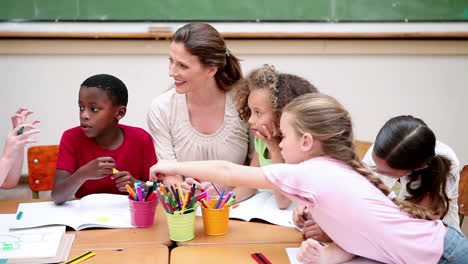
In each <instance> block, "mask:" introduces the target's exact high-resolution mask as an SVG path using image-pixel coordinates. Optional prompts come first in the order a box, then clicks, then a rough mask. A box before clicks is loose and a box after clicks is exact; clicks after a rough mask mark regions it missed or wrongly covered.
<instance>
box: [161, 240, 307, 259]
mask: <svg viewBox="0 0 468 264" xmlns="http://www.w3.org/2000/svg"><path fill="white" fill-rule="evenodd" d="M300 245H301V243H273V244H258V243H257V244H231V245H226V244H225V245H198V246H179V247H176V248H174V249H172V251H171V258H170V259H171V262H170V263H171V264H185V263H190V264H198V263H199V264H210V263H223V264H238V263H243V264H244V263H245V264H248V263H257V262H256V261H255V260H254V259H253V258H252V257H251V256H250V254H252V253H263V255H265V256H266V257H267V258H268V259H269V260H270V261H271V262H272V263H289V258H288V255H287V253H286V248H288V247H300Z"/></svg>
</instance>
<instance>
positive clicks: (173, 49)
mask: <svg viewBox="0 0 468 264" xmlns="http://www.w3.org/2000/svg"><path fill="white" fill-rule="evenodd" d="M169 76H170V77H172V78H173V79H174V88H171V89H169V90H168V91H166V92H165V93H164V94H162V95H160V96H158V97H157V98H155V99H154V100H153V102H152V104H151V107H150V110H149V112H148V126H149V129H150V131H151V135H152V137H153V141H154V145H155V148H156V154H157V156H158V160H177V161H196V160H227V161H231V162H234V163H237V164H247V162H248V154H249V128H248V125H247V124H246V123H244V122H242V121H241V120H240V118H239V114H238V112H237V110H236V106H235V103H234V101H233V96H234V91H233V89H232V88H233V86H234V85H235V84H236V82H237V81H239V80H240V79H242V72H241V68H240V64H239V60H238V59H237V58H236V57H235V56H234V55H233V54H232V53H231V52H230V51H229V49H228V48H227V47H226V43H225V42H224V40H223V38H222V37H221V35H220V34H219V32H218V31H216V29H214V28H213V27H212V26H211V25H209V24H206V23H190V24H187V25H185V26H183V27H181V28H179V29H178V30H177V31H176V32H175V34H174V36H173V37H172V39H171V44H170V47H169ZM174 176H176V177H168V178H166V179H167V180H166V181H165V182H164V183H165V184H166V185H167V184H174V183H181V184H183V186H184V189H187V188H189V186H190V185H191V184H193V183H196V184H197V185H198V186H199V187H200V188H201V189H207V190H210V194H211V195H215V194H216V192H214V190H213V187H212V185H211V184H210V183H207V182H203V183H201V184H199V183H198V182H196V181H195V180H194V179H192V178H186V179H184V177H182V175H174ZM217 187H218V189H227V190H228V191H230V190H232V191H234V193H235V195H236V201H241V200H244V199H246V198H248V197H250V196H252V195H253V194H254V193H255V190H254V189H249V188H243V187H229V186H221V185H220V186H217Z"/></svg>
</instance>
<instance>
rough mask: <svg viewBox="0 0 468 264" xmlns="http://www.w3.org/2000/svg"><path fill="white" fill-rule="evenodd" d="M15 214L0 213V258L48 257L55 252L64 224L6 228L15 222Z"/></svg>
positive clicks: (52, 255)
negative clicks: (16, 228)
mask: <svg viewBox="0 0 468 264" xmlns="http://www.w3.org/2000/svg"><path fill="white" fill-rule="evenodd" d="M15 221H20V220H16V215H15V214H0V223H2V224H1V228H0V259H13V258H49V257H54V256H55V255H56V254H57V250H58V248H59V245H60V241H61V239H62V236H63V234H64V233H65V226H51V227H40V228H29V229H23V230H17V231H9V230H8V229H9V228H10V227H11V226H12V225H13V224H14V223H15Z"/></svg>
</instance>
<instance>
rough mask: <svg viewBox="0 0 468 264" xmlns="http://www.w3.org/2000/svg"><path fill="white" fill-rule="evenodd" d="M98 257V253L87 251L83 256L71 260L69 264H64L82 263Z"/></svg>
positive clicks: (67, 263)
mask: <svg viewBox="0 0 468 264" xmlns="http://www.w3.org/2000/svg"><path fill="white" fill-rule="evenodd" d="M94 255H96V253H94V252H92V251H86V252H84V253H82V254H81V255H79V256H77V257H74V258H72V259H70V260H68V261H67V262H65V263H63V264H76V263H80V262H82V261H84V260H86V259H89V258H90V257H92V256H94Z"/></svg>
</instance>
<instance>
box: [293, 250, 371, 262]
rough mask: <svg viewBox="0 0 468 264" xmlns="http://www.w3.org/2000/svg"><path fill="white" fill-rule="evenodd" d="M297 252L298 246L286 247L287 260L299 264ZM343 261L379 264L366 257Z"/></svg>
mask: <svg viewBox="0 0 468 264" xmlns="http://www.w3.org/2000/svg"><path fill="white" fill-rule="evenodd" d="M298 252H299V248H286V253H287V254H288V257H289V262H290V263H291V264H300V262H299V261H298V260H297V258H296V256H297V253H298ZM345 263H346V264H379V263H380V262H377V261H375V260H370V259H366V258H361V257H355V258H353V259H352V260H350V261H347V262H345Z"/></svg>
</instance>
